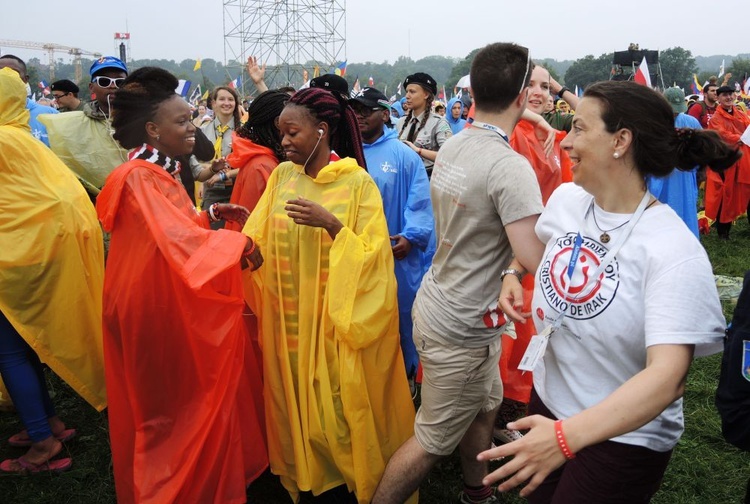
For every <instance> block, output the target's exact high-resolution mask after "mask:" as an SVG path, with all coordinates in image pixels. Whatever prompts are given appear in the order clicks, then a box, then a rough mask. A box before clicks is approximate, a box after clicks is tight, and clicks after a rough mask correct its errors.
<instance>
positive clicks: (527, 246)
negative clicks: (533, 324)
mask: <svg viewBox="0 0 750 504" xmlns="http://www.w3.org/2000/svg"><path fill="white" fill-rule="evenodd" d="M538 219H539V216H538V215H532V216H529V217H526V218H524V219H521V220H517V221H515V222H511V223H510V224H508V225H507V226H505V232H506V234H507V235H508V240H509V241H510V246H511V248H512V249H513V253H514V254H515V256H514V257H513V260H512V261H511V263H510V264H509V265H508V266H507V267H506V268H512V269H515V270H518V271H520V272H521V273H529V274H531V275H533V274H535V273H536V268H537V267H538V266H539V263H540V262H541V260H542V255H543V254H544V244H543V243H542V242H541V241H539V238H537V236H536V233H535V232H534V226H536V221H537V220H538ZM498 304H499V305H500V309H502V310H503V312H504V313H505V314H506V315H507V316H509V317H510V318H511V319H512V320H514V321H516V322H523V321H524V320H525V319H527V318H528V317H529V316H530V315H531V314H529V313H522V312H521V311H520V310H521V308H522V307H523V287H522V286H521V282H520V281H519V280H518V278H516V276H515V275H506V276H505V277H504V278H503V286H502V289H501V291H500V298H499V299H498Z"/></svg>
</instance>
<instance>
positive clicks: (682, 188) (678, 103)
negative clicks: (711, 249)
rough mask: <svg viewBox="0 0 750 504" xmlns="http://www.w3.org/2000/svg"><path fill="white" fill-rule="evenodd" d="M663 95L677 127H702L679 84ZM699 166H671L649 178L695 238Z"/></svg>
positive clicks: (650, 185)
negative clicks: (690, 112) (686, 168)
mask: <svg viewBox="0 0 750 504" xmlns="http://www.w3.org/2000/svg"><path fill="white" fill-rule="evenodd" d="M664 98H666V99H667V101H668V102H669V104H670V105H671V106H672V111H673V112H674V127H675V128H693V129H702V128H701V124H700V122H698V120H697V119H696V118H695V117H693V116H690V115H687V114H686V113H685V112H686V111H687V104H686V103H685V93H684V92H683V91H682V89H680V88H678V87H671V88H668V89H666V90H665V91H664ZM697 170H698V167H697V166H696V167H695V168H694V169H692V170H690V171H681V170H672V173H670V174H669V175H667V176H666V177H662V178H656V177H649V178H648V190H649V192H651V194H653V195H654V196H656V197H657V198H658V199H659V201H661V202H662V203H666V204H667V205H669V206H670V207H671V208H672V210H674V211H675V212H676V213H677V215H679V216H680V218H681V219H682V220H683V222H684V223H685V225H687V227H688V228H689V229H690V231H692V232H693V234H694V235H695V237H696V238H698V237H699V233H698V181H697V180H696V172H697Z"/></svg>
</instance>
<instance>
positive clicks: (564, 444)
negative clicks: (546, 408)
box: [555, 420, 576, 460]
mask: <svg viewBox="0 0 750 504" xmlns="http://www.w3.org/2000/svg"><path fill="white" fill-rule="evenodd" d="M562 422H563V421H562V420H555V437H556V438H557V446H559V447H560V451H562V453H563V455H564V456H565V458H566V459H568V460H571V459H574V458H576V454H575V453H573V452H572V451H570V447H569V446H568V440H567V439H565V434H563V430H562Z"/></svg>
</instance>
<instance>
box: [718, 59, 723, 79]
mask: <svg viewBox="0 0 750 504" xmlns="http://www.w3.org/2000/svg"><path fill="white" fill-rule="evenodd" d="M722 75H724V60H721V66H720V67H719V75H718V76H717V77H721V76H722Z"/></svg>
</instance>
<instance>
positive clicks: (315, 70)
mask: <svg viewBox="0 0 750 504" xmlns="http://www.w3.org/2000/svg"><path fill="white" fill-rule="evenodd" d="M315 77H320V66H319V65H315V66H314V67H313V79H314V78H315Z"/></svg>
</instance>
